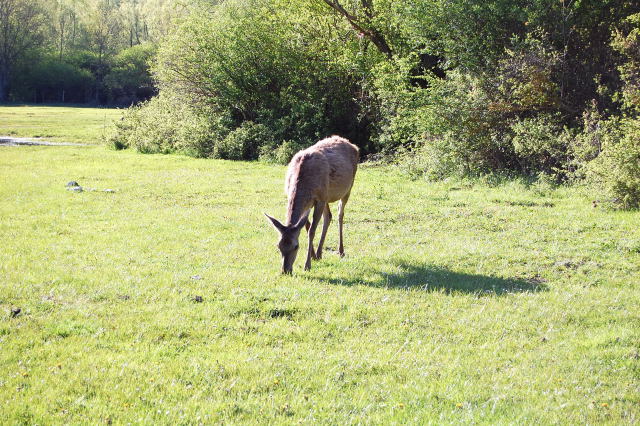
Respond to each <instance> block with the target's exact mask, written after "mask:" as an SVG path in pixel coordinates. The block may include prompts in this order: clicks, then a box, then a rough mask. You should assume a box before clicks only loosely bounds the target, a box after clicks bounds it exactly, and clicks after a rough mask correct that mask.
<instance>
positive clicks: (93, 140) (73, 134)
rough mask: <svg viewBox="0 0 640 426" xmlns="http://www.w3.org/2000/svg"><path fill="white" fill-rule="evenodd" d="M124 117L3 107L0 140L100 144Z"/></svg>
mask: <svg viewBox="0 0 640 426" xmlns="http://www.w3.org/2000/svg"><path fill="white" fill-rule="evenodd" d="M121 116H122V110H118V109H114V108H88V107H82V108H79V107H63V106H0V136H15V137H28V138H42V139H45V140H48V141H57V142H74V143H85V144H97V143H100V142H102V141H103V139H104V136H105V135H106V134H107V132H108V131H109V130H110V126H111V124H112V123H113V121H115V120H117V119H119V118H120V117H121Z"/></svg>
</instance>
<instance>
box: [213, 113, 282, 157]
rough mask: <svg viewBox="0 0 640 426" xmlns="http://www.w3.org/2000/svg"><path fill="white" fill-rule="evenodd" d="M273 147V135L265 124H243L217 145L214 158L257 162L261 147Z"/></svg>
mask: <svg viewBox="0 0 640 426" xmlns="http://www.w3.org/2000/svg"><path fill="white" fill-rule="evenodd" d="M264 145H267V146H273V135H272V134H271V132H270V130H269V129H268V128H267V127H266V126H265V125H263V124H256V123H254V122H252V121H245V122H243V123H242V124H241V125H240V127H238V128H236V129H235V130H232V131H231V132H229V134H227V136H226V137H225V138H224V139H222V140H221V141H219V142H218V143H216V144H215V146H214V148H213V157H215V158H222V159H225V160H256V159H257V158H258V152H259V149H260V147H261V146H264Z"/></svg>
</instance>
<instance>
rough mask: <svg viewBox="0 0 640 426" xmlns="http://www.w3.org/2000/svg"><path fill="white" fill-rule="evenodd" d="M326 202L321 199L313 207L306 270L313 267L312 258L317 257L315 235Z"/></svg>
mask: <svg viewBox="0 0 640 426" xmlns="http://www.w3.org/2000/svg"><path fill="white" fill-rule="evenodd" d="M325 204H326V203H323V202H321V201H316V204H315V207H314V208H313V221H312V222H311V227H310V228H309V249H308V251H307V262H306V263H305V264H304V270H305V271H308V270H310V269H311V259H313V258H315V257H316V254H315V251H314V250H313V237H314V235H315V233H316V228H317V227H318V223H320V218H321V217H322V212H323V211H324V206H325Z"/></svg>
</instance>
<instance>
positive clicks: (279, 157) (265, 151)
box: [260, 140, 306, 164]
mask: <svg viewBox="0 0 640 426" xmlns="http://www.w3.org/2000/svg"><path fill="white" fill-rule="evenodd" d="M304 148H306V146H305V145H304V144H301V143H296V142H294V141H291V140H285V141H283V142H282V143H280V144H275V143H273V144H272V145H263V146H262V147H260V160H262V161H265V162H267V163H275V164H288V163H289V161H291V159H292V158H293V156H294V155H295V154H296V153H297V152H298V151H300V150H301V149H304Z"/></svg>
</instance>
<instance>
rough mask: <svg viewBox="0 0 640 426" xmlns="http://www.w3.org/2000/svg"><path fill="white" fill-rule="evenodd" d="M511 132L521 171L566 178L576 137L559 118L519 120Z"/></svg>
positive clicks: (552, 116)
mask: <svg viewBox="0 0 640 426" xmlns="http://www.w3.org/2000/svg"><path fill="white" fill-rule="evenodd" d="M511 131H512V133H513V137H512V138H511V143H512V144H513V150H514V152H515V154H516V156H517V158H518V161H519V163H520V167H519V168H520V170H521V171H523V172H525V173H527V174H535V173H536V172H542V173H546V174H556V175H561V174H564V172H565V166H566V164H568V160H569V153H568V150H567V147H568V146H569V145H570V143H571V140H572V136H571V134H570V132H569V131H568V130H567V129H566V128H564V127H563V126H562V125H561V124H560V119H559V117H557V116H555V115H552V114H540V115H538V116H535V117H532V118H525V119H521V120H516V121H515V122H514V123H513V124H512V125H511Z"/></svg>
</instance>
